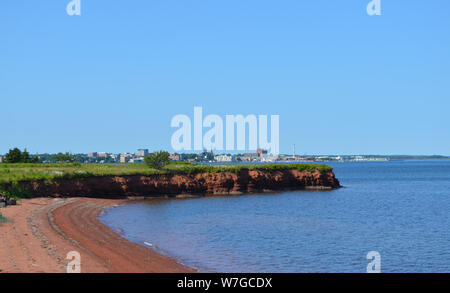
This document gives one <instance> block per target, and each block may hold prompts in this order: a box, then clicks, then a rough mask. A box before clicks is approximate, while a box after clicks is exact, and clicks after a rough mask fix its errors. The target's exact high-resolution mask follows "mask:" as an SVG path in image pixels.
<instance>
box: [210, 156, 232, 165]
mask: <svg viewBox="0 0 450 293" xmlns="http://www.w3.org/2000/svg"><path fill="white" fill-rule="evenodd" d="M214 159H215V160H216V161H217V162H223V163H226V162H232V161H233V157H232V156H230V155H218V156H215V157H214Z"/></svg>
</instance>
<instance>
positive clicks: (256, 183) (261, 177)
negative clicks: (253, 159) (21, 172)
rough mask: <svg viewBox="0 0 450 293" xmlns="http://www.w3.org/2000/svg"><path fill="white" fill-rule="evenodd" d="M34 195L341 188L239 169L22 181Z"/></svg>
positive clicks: (326, 178)
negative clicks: (51, 181)
mask: <svg viewBox="0 0 450 293" xmlns="http://www.w3.org/2000/svg"><path fill="white" fill-rule="evenodd" d="M21 185H22V186H23V187H25V188H27V189H28V190H29V191H30V192H31V194H32V195H33V196H52V197H75V196H89V197H103V198H110V197H124V196H155V197H159V196H161V197H162V196H176V195H183V194H193V195H214V194H216V195H218V194H222V195H230V194H241V193H254V192H270V191H283V190H303V189H333V188H338V187H340V184H339V181H338V180H337V179H336V178H335V176H334V173H333V172H326V173H320V172H319V171H316V172H299V171H297V170H284V171H277V172H273V173H270V172H267V171H259V170H245V169H244V170H242V171H241V172H240V174H235V173H229V172H222V173H200V174H193V175H145V176H143V175H130V176H105V177H92V178H86V179H58V180H55V181H54V182H53V183H51V184H48V183H47V184H45V183H44V182H43V181H38V182H22V183H21Z"/></svg>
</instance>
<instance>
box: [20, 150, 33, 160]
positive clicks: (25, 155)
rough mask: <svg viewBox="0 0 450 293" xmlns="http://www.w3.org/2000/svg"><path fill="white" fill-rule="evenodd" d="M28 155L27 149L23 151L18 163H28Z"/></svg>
mask: <svg viewBox="0 0 450 293" xmlns="http://www.w3.org/2000/svg"><path fill="white" fill-rule="evenodd" d="M30 161H31V160H30V154H29V153H28V152H27V149H24V150H23V152H22V155H21V159H20V162H21V163H30Z"/></svg>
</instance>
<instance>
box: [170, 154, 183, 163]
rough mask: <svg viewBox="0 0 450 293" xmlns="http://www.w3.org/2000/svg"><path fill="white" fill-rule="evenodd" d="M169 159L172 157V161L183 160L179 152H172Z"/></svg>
mask: <svg viewBox="0 0 450 293" xmlns="http://www.w3.org/2000/svg"><path fill="white" fill-rule="evenodd" d="M169 159H170V160H171V161H172V162H178V161H180V160H181V157H180V155H178V154H175V153H171V154H170V157H169Z"/></svg>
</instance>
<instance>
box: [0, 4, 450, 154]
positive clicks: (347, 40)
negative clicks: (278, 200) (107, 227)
mask: <svg viewBox="0 0 450 293" xmlns="http://www.w3.org/2000/svg"><path fill="white" fill-rule="evenodd" d="M381 1H382V15H381V16H368V15H367V14H366V5H367V4H368V2H369V0H340V1H338V0H336V1H330V0H307V1H306V0H127V1H124V0H114V1H106V0H81V3H82V15H81V16H68V15H67V14H66V5H67V4H68V3H69V2H70V1H69V0H40V1H29V0H27V1H26V0H2V1H0V105H1V109H2V111H1V112H0V153H5V152H7V151H8V149H9V148H12V147H14V146H18V147H20V148H25V147H26V148H28V150H29V151H30V152H32V153H41V152H59V151H71V152H74V153H79V152H90V151H106V152H116V153H117V152H126V151H128V152H134V151H136V149H137V148H142V147H145V148H149V149H150V150H158V149H167V150H170V139H171V135H172V133H173V132H174V129H172V128H171V127H170V121H171V119H172V117H173V116H174V115H176V114H187V115H189V116H191V117H192V116H193V107H194V106H202V107H203V110H204V112H205V114H217V115H220V116H224V115H226V114H245V115H246V114H256V115H258V114H269V115H270V114H279V115H280V150H281V153H290V152H291V148H292V144H294V143H295V144H296V149H297V153H298V154H304V153H307V154H443V155H450V133H449V128H450V115H449V109H450V17H449V13H450V1H448V0H433V1H425V0H408V1H407V0H381Z"/></svg>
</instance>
